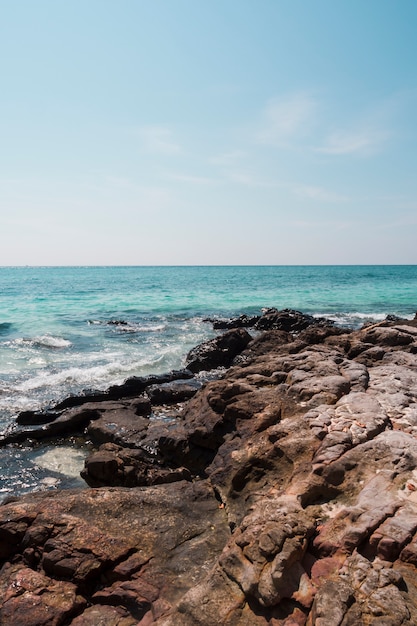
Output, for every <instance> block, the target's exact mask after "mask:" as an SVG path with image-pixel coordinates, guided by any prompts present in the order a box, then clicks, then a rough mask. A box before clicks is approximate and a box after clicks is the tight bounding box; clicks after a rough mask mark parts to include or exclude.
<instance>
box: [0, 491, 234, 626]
mask: <svg viewBox="0 0 417 626" xmlns="http://www.w3.org/2000/svg"><path fill="white" fill-rule="evenodd" d="M23 515H24V516H25V517H24V519H25V522H24V524H25V525H26V527H27V529H26V531H25V534H26V533H27V532H28V531H29V530H30V531H31V539H30V542H29V543H28V542H26V541H25V540H24V537H25V534H24V535H23V538H22V539H20V537H21V535H22V532H23V531H24V528H23V527H22V528H21V529H20V531H19V539H18V540H17V541H16V543H15V544H14V546H13V548H12V551H11V552H12V553H11V554H9V556H8V558H10V559H12V560H13V561H14V562H13V564H11V562H8V563H5V564H4V565H3V567H2V569H1V570H0V589H1V592H2V593H1V594H0V623H2V624H21V625H22V626H23V625H26V624H31V625H33V626H40V624H51V625H52V624H62V623H71V618H73V619H74V620H75V621H74V623H75V624H77V625H78V626H80V625H84V624H106V625H107V624H108V623H110V624H112V623H114V624H117V626H129V625H130V624H132V623H137V622H138V620H140V619H142V618H143V617H144V616H145V615H146V614H147V613H148V612H149V611H150V612H151V614H152V615H154V617H158V616H159V615H161V614H162V613H166V612H167V611H168V610H169V609H170V608H171V606H172V604H175V603H176V602H178V601H179V600H180V599H181V598H182V597H183V595H184V593H185V592H186V591H188V589H189V588H190V587H191V586H193V585H196V584H198V583H199V581H200V580H201V579H202V578H203V577H204V576H205V574H206V572H208V571H210V570H211V568H212V566H213V565H214V563H215V561H216V558H217V557H218V556H219V554H220V553H221V551H222V549H223V547H224V545H225V543H227V541H228V539H229V537H230V531H229V527H228V524H227V518H226V515H225V512H224V510H223V509H221V508H219V503H218V501H217V499H216V498H215V496H214V494H213V491H212V489H211V488H210V487H209V485H207V484H205V483H198V484H193V483H187V482H177V483H175V484H171V485H158V486H154V487H148V488H146V489H140V488H133V489H128V490H126V489H99V490H94V489H92V490H84V491H78V492H77V491H74V492H68V491H67V492H65V491H63V492H57V493H53V494H52V493H49V494H33V495H30V496H26V497H25V500H24V503H20V502H11V503H9V504H5V505H3V506H1V507H0V528H2V527H4V526H5V525H8V524H9V525H10V524H11V523H15V524H20V523H22V521H23ZM41 528H43V529H45V528H47V529H48V531H47V532H44V531H41V532H38V530H37V529H39V530H40V529H41ZM29 544H30V546H31V548H32V549H33V550H34V551H36V553H37V561H36V564H35V562H33V565H32V567H29V566H27V565H25V564H24V563H23V560H24V558H25V554H24V553H25V549H26V550H27V548H28V545H29ZM91 604H93V607H92V606H91ZM110 609H111V610H110ZM94 620H95V621H94ZM106 620H113V621H106ZM133 620H136V621H134V622H133Z"/></svg>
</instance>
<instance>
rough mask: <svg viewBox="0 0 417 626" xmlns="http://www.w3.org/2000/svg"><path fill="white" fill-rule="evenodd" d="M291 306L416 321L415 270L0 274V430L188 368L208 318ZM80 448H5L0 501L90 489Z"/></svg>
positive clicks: (205, 335) (206, 333)
mask: <svg viewBox="0 0 417 626" xmlns="http://www.w3.org/2000/svg"><path fill="white" fill-rule="evenodd" d="M269 307H276V308H278V309H284V308H291V309H296V310H299V311H302V312H304V313H309V314H312V315H315V316H319V317H322V316H324V317H327V318H329V319H331V320H333V321H334V322H335V324H337V325H339V326H347V327H350V328H359V327H360V326H361V325H363V324H364V323H367V322H376V321H380V320H383V319H384V318H385V317H386V316H387V315H388V314H392V315H397V316H400V317H404V318H409V319H412V318H414V316H415V314H416V311H417V266H415V265H394V266H392V265H385V266H384V265H377V266H370V265H366V266H359V265H353V266H346V265H343V266H224V267H218V266H198V267H189V266H186V267H159V266H158V267H119V266H118V267H0V433H2V432H8V431H9V430H10V429H13V428H14V425H15V418H16V416H17V415H18V414H19V412H20V411H23V410H27V409H42V408H46V407H49V406H52V405H54V404H55V403H57V402H58V401H60V400H62V399H63V398H65V397H67V396H69V395H73V394H81V393H84V392H86V391H92V390H105V389H107V388H108V387H109V386H110V385H112V384H120V383H122V382H123V381H124V380H125V379H126V378H128V377H130V376H135V375H147V374H151V373H163V372H168V371H170V370H172V369H178V368H181V367H183V366H184V362H185V357H186V354H187V352H188V351H189V350H190V349H191V348H192V347H194V346H195V345H196V344H198V343H200V342H202V341H204V340H207V339H209V338H211V337H213V336H214V335H215V334H216V333H215V331H213V328H212V324H211V322H210V321H208V320H209V319H213V318H225V317H226V318H227V317H232V316H237V315H240V314H242V313H246V314H259V313H260V312H261V310H262V309H263V308H269ZM87 453H88V447H86V446H84V445H83V444H82V443H81V442H78V441H76V440H73V441H71V440H69V441H68V440H66V441H62V442H53V443H48V444H44V443H43V444H36V445H20V446H13V445H9V446H6V447H3V448H1V449H0V501H2V500H4V499H7V498H9V497H11V496H14V495H19V494H21V493H25V492H28V491H37V490H44V489H56V488H68V487H74V486H77V487H79V486H85V485H84V483H83V482H82V480H81V479H80V477H79V472H80V469H81V468H82V466H83V463H84V458H85V456H86V454H87Z"/></svg>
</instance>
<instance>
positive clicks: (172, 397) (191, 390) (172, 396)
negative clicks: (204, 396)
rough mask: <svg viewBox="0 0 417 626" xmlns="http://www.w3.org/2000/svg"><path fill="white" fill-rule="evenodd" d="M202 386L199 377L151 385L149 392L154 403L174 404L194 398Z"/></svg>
mask: <svg viewBox="0 0 417 626" xmlns="http://www.w3.org/2000/svg"><path fill="white" fill-rule="evenodd" d="M201 387H202V382H201V381H200V380H197V379H195V378H194V379H191V380H187V381H184V380H176V381H173V382H170V383H163V384H161V385H151V386H150V387H148V389H147V391H146V392H147V394H148V396H149V399H150V401H151V403H152V404H174V403H176V402H184V400H189V398H192V397H193V396H194V395H195V394H196V393H197V391H198V390H199V389H201Z"/></svg>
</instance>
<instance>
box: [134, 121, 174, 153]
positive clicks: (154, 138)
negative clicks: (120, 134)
mask: <svg viewBox="0 0 417 626" xmlns="http://www.w3.org/2000/svg"><path fill="white" fill-rule="evenodd" d="M139 133H140V136H141V138H142V139H143V142H144V144H145V146H146V148H147V149H148V150H149V151H150V152H157V153H158V154H166V155H175V154H180V153H181V152H182V150H181V146H180V145H179V144H178V143H177V142H176V141H175V140H174V138H173V133H172V131H171V130H170V129H169V128H166V127H165V126H144V127H142V128H141V129H140V131H139Z"/></svg>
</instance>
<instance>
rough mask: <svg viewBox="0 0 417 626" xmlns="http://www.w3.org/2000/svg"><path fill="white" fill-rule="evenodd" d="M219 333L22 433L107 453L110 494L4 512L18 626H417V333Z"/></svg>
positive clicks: (27, 417) (3, 611) (23, 427)
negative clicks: (175, 360) (177, 363)
mask: <svg viewBox="0 0 417 626" xmlns="http://www.w3.org/2000/svg"><path fill="white" fill-rule="evenodd" d="M213 323H214V325H215V327H216V328H218V329H219V330H220V329H221V330H222V334H221V335H219V336H218V337H217V338H215V339H213V340H211V341H210V342H207V343H206V344H203V345H201V346H198V347H197V348H196V349H195V350H193V351H192V352H191V353H190V354H189V355H188V357H187V362H186V369H184V370H180V371H177V372H170V373H169V374H167V375H166V376H151V377H136V378H131V379H128V380H127V381H126V382H125V383H124V384H123V385H120V386H114V387H111V388H110V389H109V390H108V391H107V392H105V393H97V394H94V393H91V394H89V395H85V396H82V397H73V398H68V399H67V401H65V402H63V403H61V404H60V405H57V406H55V407H51V408H50V409H49V410H47V411H43V412H25V413H23V414H21V415H20V416H19V419H18V426H17V427H16V429H14V430H13V431H11V432H8V433H4V434H3V437H2V439H1V441H0V444H1V445H9V444H17V443H19V442H23V441H27V440H34V441H39V440H41V439H45V440H53V438H55V437H66V436H71V435H74V434H77V435H79V436H82V437H84V438H85V439H86V440H88V441H91V442H92V444H93V445H94V449H93V451H92V453H91V454H90V456H89V457H88V458H87V460H86V463H85V468H84V470H83V473H82V475H83V477H84V479H85V481H86V482H87V484H88V485H90V487H91V488H90V489H85V490H78V491H75V490H74V491H49V492H43V493H34V494H31V495H27V496H22V497H20V498H16V499H9V501H7V502H6V503H4V504H3V505H2V506H0V564H1V570H0V589H1V593H0V625H3V624H4V625H7V626H41V625H42V626H44V625H45V626H61V625H62V626H66V625H71V626H97V625H105V626H133V625H141V626H198V625H201V626H218V625H219V624H222V625H227V626H264V625H270V626H278V625H282V626H284V625H285V626H339V625H340V626H358V625H361V624H363V625H368V624H369V625H371V624H375V625H378V626H400V625H407V626H412V625H414V624H417V569H416V567H417V320H413V321H407V320H401V319H396V318H387V320H386V321H385V322H382V323H379V324H375V325H372V326H366V327H364V328H362V329H361V330H349V329H341V328H337V327H335V326H334V325H332V324H331V323H330V322H327V321H326V320H323V319H315V318H311V317H309V316H306V315H303V314H301V313H298V312H295V311H288V310H285V311H277V310H275V309H272V310H268V311H266V312H264V313H263V314H262V315H260V316H256V317H251V318H249V317H247V316H241V317H239V318H237V319H235V320H214V321H213ZM207 372H209V373H207ZM210 372H211V374H210Z"/></svg>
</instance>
